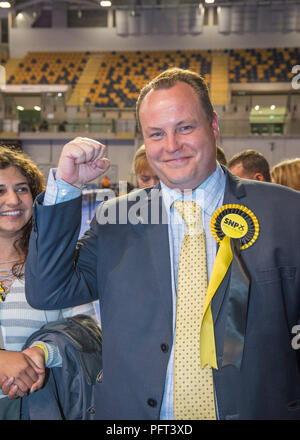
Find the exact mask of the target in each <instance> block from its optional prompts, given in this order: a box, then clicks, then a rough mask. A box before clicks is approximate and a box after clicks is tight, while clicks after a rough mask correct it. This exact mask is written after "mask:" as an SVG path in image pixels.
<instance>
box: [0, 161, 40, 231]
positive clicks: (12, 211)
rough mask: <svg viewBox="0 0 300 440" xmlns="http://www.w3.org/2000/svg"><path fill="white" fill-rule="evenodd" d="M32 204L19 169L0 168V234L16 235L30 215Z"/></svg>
mask: <svg viewBox="0 0 300 440" xmlns="http://www.w3.org/2000/svg"><path fill="white" fill-rule="evenodd" d="M32 205H33V199H32V194H31V191H30V187H29V184H28V181H27V178H26V177H25V176H23V174H21V172H20V171H19V169H18V168H17V167H14V166H11V167H8V168H5V169H0V236H2V237H5V238H8V237H9V236H11V237H15V236H17V235H18V234H19V232H20V230H21V229H22V228H23V226H25V225H26V223H27V222H28V221H29V220H30V218H31V216H32Z"/></svg>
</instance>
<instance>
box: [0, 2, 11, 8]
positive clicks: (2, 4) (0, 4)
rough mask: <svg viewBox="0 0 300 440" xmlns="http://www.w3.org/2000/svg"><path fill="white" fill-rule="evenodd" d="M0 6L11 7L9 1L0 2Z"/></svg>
mask: <svg viewBox="0 0 300 440" xmlns="http://www.w3.org/2000/svg"><path fill="white" fill-rule="evenodd" d="M0 8H11V4H10V3H9V2H0Z"/></svg>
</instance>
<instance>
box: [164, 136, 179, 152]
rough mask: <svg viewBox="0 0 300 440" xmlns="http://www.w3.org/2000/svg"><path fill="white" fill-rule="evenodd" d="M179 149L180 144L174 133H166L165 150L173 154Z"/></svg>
mask: <svg viewBox="0 0 300 440" xmlns="http://www.w3.org/2000/svg"><path fill="white" fill-rule="evenodd" d="M179 149H180V143H179V140H178V137H177V136H176V133H168V134H167V136H166V144H165V150H166V151H168V152H169V153H174V152H175V151H177V150H179Z"/></svg>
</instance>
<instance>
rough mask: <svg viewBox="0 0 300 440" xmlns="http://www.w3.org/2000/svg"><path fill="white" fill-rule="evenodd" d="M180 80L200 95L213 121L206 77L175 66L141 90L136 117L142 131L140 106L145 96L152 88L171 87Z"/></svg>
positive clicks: (204, 108) (209, 117) (205, 109)
mask: <svg viewBox="0 0 300 440" xmlns="http://www.w3.org/2000/svg"><path fill="white" fill-rule="evenodd" d="M178 82H184V83H186V84H188V85H190V86H191V87H192V88H193V89H194V90H195V92H196V93H197V95H198V97H199V101H200V103H201V105H202V107H203V110H204V111H205V113H206V116H207V119H208V121H209V122H211V121H212V118H213V114H214V108H213V106H212V103H211V100H210V97H209V91H208V87H207V84H206V82H205V80H204V78H203V77H202V76H201V75H199V74H198V73H196V72H193V71H191V70H185V69H180V68H178V67H173V68H171V69H167V70H165V71H164V72H162V73H160V74H159V75H158V76H157V77H155V78H154V79H153V80H152V81H150V82H149V83H148V84H146V85H145V86H144V87H143V88H142V90H141V91H140V94H139V97H138V99H137V102H136V119H137V124H138V128H139V130H140V131H141V132H142V129H141V124H140V118H139V111H140V106H141V103H142V101H143V99H144V98H145V96H146V95H147V94H148V93H149V92H150V91H151V90H158V89H170V88H171V87H173V86H174V85H175V84H176V83H178Z"/></svg>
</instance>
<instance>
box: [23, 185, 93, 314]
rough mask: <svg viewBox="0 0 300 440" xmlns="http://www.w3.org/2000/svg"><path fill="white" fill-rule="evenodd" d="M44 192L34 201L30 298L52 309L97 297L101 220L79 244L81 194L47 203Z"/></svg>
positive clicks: (28, 264) (27, 271)
mask: <svg viewBox="0 0 300 440" xmlns="http://www.w3.org/2000/svg"><path fill="white" fill-rule="evenodd" d="M43 195H44V194H40V195H39V196H38V197H37V199H36V200H35V203H34V214H33V215H34V217H33V230H32V233H31V237H30V242H29V250H28V256H27V260H26V269H25V283H26V298H27V301H28V302H29V304H30V305H31V306H32V307H35V308H37V309H44V310H52V309H62V308H66V307H74V306H78V305H80V304H86V303H89V302H91V301H95V300H97V299H98V297H97V288H96V284H97V283H96V273H97V271H96V265H97V251H98V249H97V234H98V225H97V222H96V221H94V222H92V223H93V227H91V229H90V230H89V231H88V232H87V233H86V234H85V237H84V238H83V239H81V240H80V242H79V243H80V244H77V239H78V234H79V231H80V223H81V197H78V198H76V199H73V200H71V201H67V202H63V203H59V204H55V205H52V206H43V205H42V201H43Z"/></svg>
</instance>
